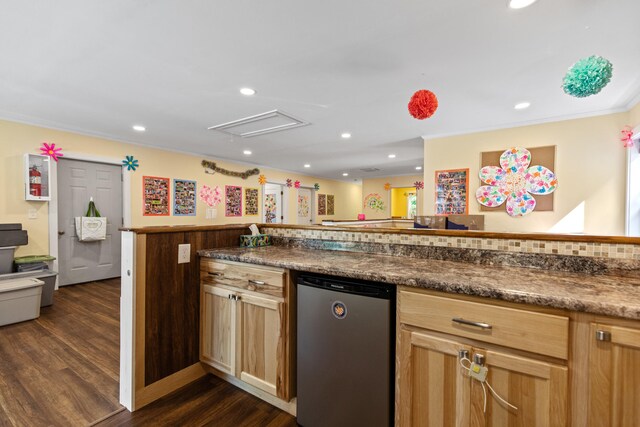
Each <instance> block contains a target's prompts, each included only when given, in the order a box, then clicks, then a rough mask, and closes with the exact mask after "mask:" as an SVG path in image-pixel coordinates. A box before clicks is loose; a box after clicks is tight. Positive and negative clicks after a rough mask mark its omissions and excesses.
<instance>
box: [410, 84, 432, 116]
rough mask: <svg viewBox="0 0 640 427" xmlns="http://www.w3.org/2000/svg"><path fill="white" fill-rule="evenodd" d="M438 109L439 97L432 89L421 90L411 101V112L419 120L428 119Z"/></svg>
mask: <svg viewBox="0 0 640 427" xmlns="http://www.w3.org/2000/svg"><path fill="white" fill-rule="evenodd" d="M437 109H438V98H437V97H436V95H435V94H434V93H433V92H431V91H430V90H424V89H423V90H419V91H417V92H416V93H414V94H413V96H412V97H411V101H409V113H410V114H411V115H412V116H413V117H415V118H416V119H418V120H424V119H428V118H429V117H431V116H433V113H435V112H436V110H437Z"/></svg>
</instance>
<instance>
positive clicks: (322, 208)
mask: <svg viewBox="0 0 640 427" xmlns="http://www.w3.org/2000/svg"><path fill="white" fill-rule="evenodd" d="M326 214H327V195H326V194H318V215H326Z"/></svg>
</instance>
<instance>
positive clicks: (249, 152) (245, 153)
mask: <svg viewBox="0 0 640 427" xmlns="http://www.w3.org/2000/svg"><path fill="white" fill-rule="evenodd" d="M242 154H244V155H245V156H250V155H251V150H244V151H243V152H242Z"/></svg>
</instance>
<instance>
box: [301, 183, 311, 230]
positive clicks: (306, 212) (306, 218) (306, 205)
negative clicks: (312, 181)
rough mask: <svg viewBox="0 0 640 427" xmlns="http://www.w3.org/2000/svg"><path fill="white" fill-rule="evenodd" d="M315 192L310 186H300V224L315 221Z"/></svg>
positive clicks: (308, 223) (309, 223)
mask: <svg viewBox="0 0 640 427" xmlns="http://www.w3.org/2000/svg"><path fill="white" fill-rule="evenodd" d="M313 205H314V204H313V192H312V191H311V189H309V188H298V224H300V225H311V224H312V223H313Z"/></svg>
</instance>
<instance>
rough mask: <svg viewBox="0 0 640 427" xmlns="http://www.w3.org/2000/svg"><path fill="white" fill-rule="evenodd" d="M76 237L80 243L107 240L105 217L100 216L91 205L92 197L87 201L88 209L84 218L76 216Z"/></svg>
mask: <svg viewBox="0 0 640 427" xmlns="http://www.w3.org/2000/svg"><path fill="white" fill-rule="evenodd" d="M75 220H76V235H77V236H78V240H79V241H81V242H94V241H96V240H105V239H106V238H107V217H104V216H100V211H98V208H96V205H95V203H93V197H92V198H91V199H90V200H89V208H88V209H87V213H86V214H85V216H77V217H75Z"/></svg>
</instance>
